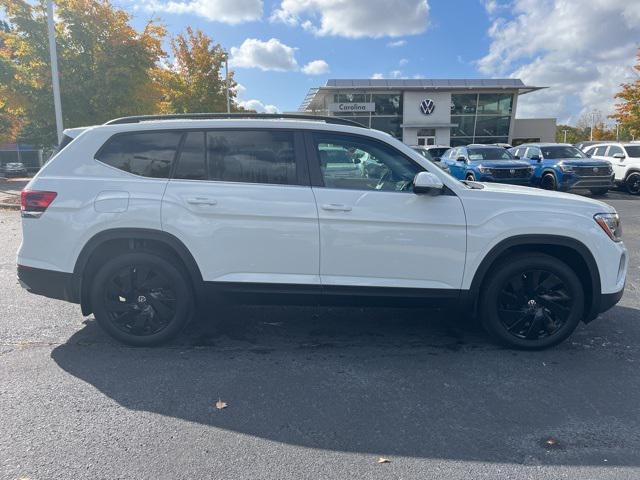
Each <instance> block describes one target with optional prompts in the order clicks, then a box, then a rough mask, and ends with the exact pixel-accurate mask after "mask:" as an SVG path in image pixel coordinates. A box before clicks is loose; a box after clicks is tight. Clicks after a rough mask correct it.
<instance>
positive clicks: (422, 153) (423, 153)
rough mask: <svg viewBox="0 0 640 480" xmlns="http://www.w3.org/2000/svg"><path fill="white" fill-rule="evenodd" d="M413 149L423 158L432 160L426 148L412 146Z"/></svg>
mask: <svg viewBox="0 0 640 480" xmlns="http://www.w3.org/2000/svg"><path fill="white" fill-rule="evenodd" d="M414 150H415V151H416V152H418V153H419V154H420V155H422V156H423V157H424V158H426V159H427V160H431V161H433V157H432V156H431V154H430V153H429V151H428V150H425V149H423V148H414Z"/></svg>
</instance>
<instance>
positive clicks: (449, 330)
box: [0, 192, 640, 480]
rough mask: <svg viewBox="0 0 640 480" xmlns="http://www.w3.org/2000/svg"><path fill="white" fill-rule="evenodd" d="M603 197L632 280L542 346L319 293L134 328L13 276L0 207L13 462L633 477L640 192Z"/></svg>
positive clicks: (3, 405)
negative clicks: (110, 327)
mask: <svg viewBox="0 0 640 480" xmlns="http://www.w3.org/2000/svg"><path fill="white" fill-rule="evenodd" d="M606 201H607V202H609V203H611V204H612V205H614V206H615V207H616V208H617V209H618V211H619V212H620V214H621V216H622V219H623V227H624V237H625V243H626V244H627V247H628V248H629V250H630V252H631V268H630V272H629V277H628V283H627V290H626V293H625V296H624V297H623V299H622V301H621V303H620V304H619V305H618V306H617V307H615V308H614V309H613V310H611V311H609V312H607V313H605V314H604V315H602V316H601V318H599V319H598V320H596V321H594V322H592V323H590V324H589V325H582V326H581V327H579V329H578V331H577V332H576V333H575V334H574V336H573V337H572V338H570V339H569V340H568V341H567V342H565V343H564V344H562V345H560V346H559V347H556V348H554V349H551V350H547V351H542V352H517V351H512V350H507V349H504V348H501V347H498V346H496V345H494V344H492V343H491V342H490V341H489V340H488V339H487V337H485V335H484V334H483V333H482V332H481V331H479V330H478V329H476V328H473V327H470V326H465V325H460V324H458V323H456V322H455V321H453V320H454V319H451V318H447V315H446V313H439V312H433V311H427V310H418V309H359V308H313V307H304V308H303V307H251V308H249V307H227V308H225V309H223V310H221V311H211V312H209V314H208V315H206V317H209V318H200V319H199V320H200V321H199V322H198V323H197V324H194V325H192V326H190V327H189V329H188V331H187V332H186V333H185V334H184V335H183V336H182V337H180V339H179V340H177V341H176V342H174V343H173V344H171V345H168V346H166V347H161V348H154V349H134V348H128V347H124V346H121V345H119V344H116V343H115V342H114V341H112V340H110V339H109V338H108V337H107V336H106V335H105V334H103V333H102V332H101V331H100V329H99V328H98V327H97V325H96V324H95V321H94V320H93V318H92V317H89V318H87V319H84V318H83V317H82V315H81V313H80V308H79V307H78V306H77V305H71V304H66V303H63V302H58V301H54V300H49V299H46V298H42V297H38V296H34V295H30V294H28V293H27V292H25V291H23V290H22V289H21V288H20V287H19V285H18V284H17V281H16V278H15V252H16V250H17V248H18V245H19V242H20V235H21V234H20V218H19V214H18V212H16V211H10V210H4V211H2V210H0V246H1V247H0V412H2V415H1V417H0V432H1V433H2V435H0V478H3V479H4V478H7V479H18V478H29V479H50V478H76V479H78V478H91V479H96V478H109V479H112V478H150V479H158V478H180V479H183V478H184V479H187V478H220V479H245V478H246V479H296V480H297V479H301V478H313V479H316V478H322V479H334V478H335V479H346V478H349V479H355V478H363V479H365V478H366V479H376V478H380V479H390V478H402V479H413V478H415V479H425V478H447V479H455V478H460V479H485V478H486V479H496V478H511V479H521V478H548V479H558V478H569V479H577V478H585V479H586V478H590V479H591V478H615V479H625V478H629V479H632V478H636V479H637V478H640V434H639V433H638V432H640V374H639V367H640V346H639V345H640V208H639V207H640V198H633V197H630V196H628V195H626V194H624V193H619V192H613V193H611V194H610V195H609V196H608V197H607V198H606ZM212 320H218V322H219V324H218V325H217V326H215V325H214V324H213V323H212ZM218 400H222V401H224V402H226V403H227V404H228V407H227V408H225V409H222V410H218V409H216V407H215V403H216V402H217V401H218ZM379 457H385V458H387V459H389V460H390V462H389V463H378V462H377V461H378V458H379Z"/></svg>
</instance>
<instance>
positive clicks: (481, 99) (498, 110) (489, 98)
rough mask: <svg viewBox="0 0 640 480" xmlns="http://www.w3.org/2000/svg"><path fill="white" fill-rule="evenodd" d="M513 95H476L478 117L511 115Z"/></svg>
mask: <svg viewBox="0 0 640 480" xmlns="http://www.w3.org/2000/svg"><path fill="white" fill-rule="evenodd" d="M512 104H513V95H511V94H507V93H481V94H480V95H478V115H511V107H512Z"/></svg>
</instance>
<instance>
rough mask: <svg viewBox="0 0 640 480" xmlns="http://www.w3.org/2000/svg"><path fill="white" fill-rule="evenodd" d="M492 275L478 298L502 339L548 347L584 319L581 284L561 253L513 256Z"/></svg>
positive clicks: (487, 324) (490, 325)
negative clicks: (561, 257) (563, 259)
mask: <svg viewBox="0 0 640 480" xmlns="http://www.w3.org/2000/svg"><path fill="white" fill-rule="evenodd" d="M488 275H489V277H488V279H487V281H486V284H485V286H484V287H483V289H482V292H481V297H480V314H481V318H482V323H483V326H484V327H485V329H486V330H487V331H488V332H489V333H490V334H492V335H493V336H494V337H495V338H496V339H498V340H499V341H501V342H502V343H504V344H507V345H509V346H512V347H516V348H522V349H541V348H546V347H550V346H552V345H556V344H558V343H560V342H561V341H563V340H564V339H565V338H567V337H568V336H569V335H571V333H572V332H573V330H575V328H576V327H577V325H578V323H579V322H580V320H581V319H582V316H583V312H584V303H585V296H584V289H583V286H582V283H581V282H580V279H579V278H578V276H577V275H576V273H575V272H574V271H573V269H572V268H571V267H569V266H568V265H567V264H565V263H564V262H562V261H561V260H559V259H558V258H555V257H551V256H549V255H545V254H542V253H534V252H531V253H521V254H517V255H512V256H510V257H508V258H506V259H503V260H502V261H501V262H500V263H498V264H497V265H496V266H495V267H493V268H492V270H491V272H490V273H489V274H488Z"/></svg>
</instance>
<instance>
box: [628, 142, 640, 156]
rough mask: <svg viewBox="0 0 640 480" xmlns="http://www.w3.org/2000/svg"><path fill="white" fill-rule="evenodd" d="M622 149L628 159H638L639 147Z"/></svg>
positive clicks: (633, 146) (639, 154)
mask: <svg viewBox="0 0 640 480" xmlns="http://www.w3.org/2000/svg"><path fill="white" fill-rule="evenodd" d="M624 148H625V150H626V151H627V155H629V156H630V157H640V145H632V146H626V147H624Z"/></svg>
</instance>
